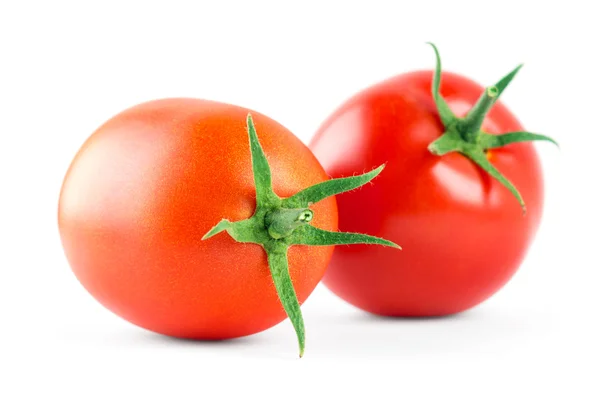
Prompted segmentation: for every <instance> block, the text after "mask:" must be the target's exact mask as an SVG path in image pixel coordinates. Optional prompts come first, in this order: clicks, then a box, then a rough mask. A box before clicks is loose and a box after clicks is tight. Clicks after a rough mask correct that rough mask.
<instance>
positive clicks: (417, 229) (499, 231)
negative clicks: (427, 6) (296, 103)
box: [310, 50, 551, 316]
mask: <svg viewBox="0 0 600 400" xmlns="http://www.w3.org/2000/svg"><path fill="white" fill-rule="evenodd" d="M436 52H437V50H436ZM438 71H439V70H438ZM516 71H518V68H517V69H516V70H515V71H513V72H512V73H511V74H509V75H510V76H507V77H505V78H504V80H502V81H500V82H499V83H498V85H497V86H498V87H497V88H495V87H493V88H491V89H488V95H489V97H490V98H492V97H497V96H498V95H499V92H501V90H503V89H504V87H505V86H506V85H507V83H508V81H510V79H512V77H513V76H514V74H516ZM432 76H434V71H416V72H410V73H404V74H401V75H398V76H395V77H392V78H390V79H387V80H385V81H383V82H380V83H378V84H375V85H373V86H372V87H369V88H367V89H365V90H363V91H361V92H360V93H358V94H356V95H354V96H353V97H351V98H350V99H349V100H348V101H346V102H345V103H344V104H342V105H341V106H340V107H339V108H338V109H337V110H336V111H335V112H334V113H333V114H332V115H331V116H330V117H329V118H328V119H327V120H326V121H325V122H324V123H323V124H322V126H321V127H320V128H319V130H318V131H317V133H316V135H315V136H314V138H313V139H312V141H311V143H310V148H311V149H312V150H313V152H314V153H315V155H316V156H317V158H318V159H319V161H320V162H321V164H322V165H323V166H324V167H325V170H326V171H327V173H328V174H329V175H330V176H332V177H340V176H348V175H351V174H352V173H353V172H354V171H360V170H364V169H368V168H371V167H372V166H374V165H378V164H382V163H387V164H386V171H385V172H384V173H382V175H381V176H380V178H378V181H377V185H375V186H373V187H368V188H363V189H360V190H357V191H353V192H349V193H344V194H341V195H338V197H337V200H338V208H339V215H340V229H342V230H346V231H361V232H365V233H367V234H371V235H375V236H383V237H386V238H388V239H390V240H392V241H394V242H396V243H400V244H402V247H403V251H402V252H394V251H392V250H390V249H389V248H385V247H366V246H355V247H337V248H336V250H335V251H334V255H333V258H332V260H331V263H330V267H329V269H328V270H327V272H326V274H325V277H324V283H325V285H326V286H327V287H328V288H329V289H330V290H331V291H333V293H335V294H336V295H338V296H339V297H341V298H342V299H344V300H346V301H347V302H349V303H350V304H353V305H354V306H356V307H358V308H361V309H363V310H366V311H368V312H371V313H375V314H379V315H385V316H441V315H447V314H453V313H458V312H461V311H464V310H467V309H469V308H471V307H473V306H475V305H477V304H479V303H481V302H482V301H484V300H485V299H487V298H488V297H490V296H491V295H492V294H494V293H495V292H496V291H498V290H499V289H500V288H501V287H502V286H503V285H504V284H506V282H507V281H508V280H509V279H510V278H511V276H513V274H514V273H515V271H516V270H517V269H518V267H519V265H520V264H521V262H522V260H523V258H524V257H525V254H526V252H527V249H528V247H529V246H530V245H531V243H532V240H533V239H534V236H535V234H536V231H537V229H538V226H539V223H540V219H541V216H542V206H543V198H544V196H543V195H544V191H543V181H542V171H541V168H540V161H539V159H538V156H537V154H536V151H535V149H534V147H533V146H532V144H531V143H524V142H518V143H512V144H509V145H507V146H506V147H499V148H493V149H489V150H487V151H485V152H483V151H482V152H481V155H484V154H485V155H486V156H487V160H488V161H489V163H491V165H492V166H493V167H495V168H496V169H497V170H498V171H500V172H501V173H502V174H503V175H504V176H505V177H506V178H508V179H509V180H510V181H512V183H513V184H514V187H516V188H518V190H519V191H520V194H521V195H522V199H523V200H524V202H525V203H526V204H527V212H526V213H525V214H523V212H522V210H521V206H520V205H519V201H517V200H516V199H515V193H511V191H510V190H507V187H505V186H507V185H506V184H505V185H503V184H502V183H501V182H499V181H498V180H497V179H494V177H492V176H490V175H489V174H488V173H486V172H485V171H484V170H483V169H482V168H481V167H480V166H479V165H477V164H476V163H474V162H473V161H472V160H471V159H469V158H468V157H465V156H464V155H463V154H460V153H459V152H451V153H448V154H445V155H442V156H438V155H434V154H432V152H431V151H429V150H428V146H430V145H431V143H432V142H434V141H436V140H438V139H439V138H440V137H441V136H442V134H443V133H444V131H446V130H448V129H447V128H448V127H447V126H445V124H444V123H442V119H441V118H440V112H439V111H438V108H439V105H437V106H436V102H435V101H434V98H433V96H432V83H433V86H434V91H435V83H436V82H435V81H433V82H432ZM441 82H442V84H441V95H442V97H443V98H445V99H446V101H447V104H448V105H449V107H450V110H452V111H453V112H454V114H455V116H456V117H464V116H466V115H468V111H469V109H471V107H474V106H475V105H476V103H477V102H478V99H479V98H480V95H481V94H482V92H483V91H484V88H483V87H481V86H480V85H478V84H477V83H475V82H474V81H472V80H470V79H468V78H466V77H464V76H461V75H458V74H453V73H443V74H442V77H441ZM498 89H500V90H498ZM494 101H495V98H494ZM491 104H493V103H489V104H487V105H486V107H489V106H490V105H491ZM476 107H483V106H481V105H479V106H476ZM481 115H483V114H481ZM482 129H483V131H485V132H487V133H489V134H494V135H496V134H502V133H506V132H518V133H519V134H521V135H529V138H528V139H524V140H551V139H549V138H546V137H541V135H533V134H529V133H523V132H522V131H523V127H522V125H521V124H520V123H519V121H518V120H517V118H515V116H514V115H513V114H512V113H511V112H510V111H509V110H508V109H507V108H506V107H505V106H504V105H503V104H501V103H495V105H494V106H493V107H492V108H491V110H489V113H488V114H487V116H486V117H485V119H484V121H483V126H482ZM475 132H477V131H475ZM512 137H513V138H514V135H513V136H512ZM492 139H494V138H493V137H492ZM474 146H475V145H474ZM478 161H480V162H481V163H482V165H483V164H485V166H486V167H488V168H489V163H487V162H486V160H485V156H484V157H483V159H479V160H478ZM357 216H360V218H357Z"/></svg>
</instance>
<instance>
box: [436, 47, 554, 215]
mask: <svg viewBox="0 0 600 400" xmlns="http://www.w3.org/2000/svg"><path fill="white" fill-rule="evenodd" d="M428 44H429V45H431V46H432V47H433V50H434V52H435V57H436V67H435V70H434V73H433V80H432V84H431V91H432V96H433V99H434V102H435V104H436V107H437V111H438V114H439V116H440V120H441V121H442V124H443V125H444V128H445V132H444V133H443V134H442V136H440V137H439V138H437V139H436V140H435V141H433V142H432V143H431V144H430V145H429V147H428V149H429V151H430V152H431V153H432V154H434V155H437V156H442V155H444V154H448V153H452V152H458V153H461V154H463V155H464V156H466V157H468V158H469V159H470V160H471V161H473V162H474V163H475V164H477V165H478V166H479V167H480V168H482V169H483V170H484V171H485V172H487V173H488V174H489V175H490V176H492V177H493V178H494V179H496V180H497V181H498V182H500V183H501V184H502V185H503V186H505V187H506V188H507V189H508V190H509V191H510V192H511V193H512V194H513V195H514V197H515V198H516V199H517V201H518V202H519V204H520V205H521V208H522V210H523V213H525V212H526V208H525V201H524V200H523V198H522V197H521V194H520V193H519V191H518V190H517V188H516V187H515V186H514V185H513V184H512V183H511V182H510V181H509V180H508V179H507V178H506V177H505V176H504V175H502V173H501V172H500V171H498V170H497V169H496V167H494V165H493V164H492V163H491V162H490V161H489V159H488V157H487V156H486V152H487V151H488V150H490V149H494V148H498V147H503V146H506V145H509V144H511V143H518V142H530V141H547V142H551V143H554V144H556V145H558V144H557V143H556V141H554V140H553V139H552V138H550V137H548V136H544V135H540V134H537V133H531V132H508V133H504V134H501V135H491V134H488V133H485V132H483V131H482V130H481V127H482V125H483V122H484V120H485V118H486V116H487V115H488V113H489V112H490V110H491V109H492V107H493V106H494V104H495V103H496V101H498V99H499V98H500V95H501V94H502V92H504V90H505V89H506V88H507V87H508V85H509V84H510V82H511V81H512V80H513V78H514V77H515V76H516V74H517V73H518V72H519V70H520V69H521V67H522V66H523V64H520V65H518V66H517V67H516V68H515V69H513V70H512V71H511V72H509V73H508V74H507V75H506V76H504V77H503V78H502V79H500V80H499V81H498V82H496V84H495V85H493V86H489V87H487V88H486V89H485V90H484V92H483V93H482V94H481V96H480V97H479V99H478V100H477V102H476V103H475V105H474V106H473V108H472V109H471V110H470V111H469V112H468V113H467V115H466V116H465V117H464V118H459V117H457V116H456V115H455V114H454V113H453V112H452V111H451V110H450V107H449V106H448V103H447V102H446V100H444V98H443V97H442V95H441V92H440V86H441V75H442V63H441V61H440V53H439V51H438V49H437V47H436V46H435V45H434V44H433V43H429V42H428Z"/></svg>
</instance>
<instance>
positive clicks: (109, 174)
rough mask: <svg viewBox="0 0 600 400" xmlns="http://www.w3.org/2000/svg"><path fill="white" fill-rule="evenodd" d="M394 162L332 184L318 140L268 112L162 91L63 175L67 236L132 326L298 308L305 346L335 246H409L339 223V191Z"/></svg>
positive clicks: (83, 270)
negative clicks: (313, 298)
mask: <svg viewBox="0 0 600 400" xmlns="http://www.w3.org/2000/svg"><path fill="white" fill-rule="evenodd" d="M254 119H256V126H255V124H254ZM244 122H245V123H244ZM257 130H258V131H259V132H261V134H260V140H259V137H258V134H257ZM382 169H383V167H380V168H377V169H375V170H373V171H371V172H369V173H366V174H363V175H359V176H353V177H351V178H346V179H337V180H336V179H333V180H327V176H326V174H325V172H324V170H323V168H322V167H321V165H320V164H319V163H318V161H317V160H316V159H315V157H314V156H313V155H312V153H311V152H310V150H309V149H308V148H307V147H306V146H305V145H304V144H302V142H300V141H299V140H298V139H297V138H296V137H295V136H294V135H293V134H291V133H290V132H289V131H288V130H286V129H285V128H284V127H282V126H281V125H279V124H278V123H276V122H275V121H273V120H271V119H269V118H267V117H265V116H263V115H260V114H258V113H255V118H252V116H251V115H250V113H249V112H248V110H247V109H244V108H241V107H236V106H233V105H229V104H222V103H216V102H210V101H204V100H194V99H167V100H158V101H153V102H149V103H145V104H141V105H138V106H136V107H133V108H130V109H128V110H126V111H124V112H122V113H121V114H119V115H117V116H116V117H114V118H112V119H111V120H109V121H108V122H107V123H105V124H104V125H103V126H102V127H100V128H99V129H98V130H97V131H96V132H95V133H94V134H93V135H92V136H91V137H90V139H89V140H88V141H87V142H86V143H85V144H84V145H83V147H82V148H81V150H80V151H79V153H78V154H77V156H76V157H75V160H74V161H73V163H72V165H71V167H70V169H69V171H68V173H67V176H66V178H65V181H64V184H63V188H62V192H61V196H60V202H59V217H58V218H59V228H60V234H61V238H62V242H63V246H64V249H65V252H66V255H67V258H68V259H69V262H70V264H71V267H72V269H73V271H74V272H75V275H77V278H79V280H80V281H81V283H82V284H83V286H85V288H86V289H87V290H88V291H89V292H90V293H91V294H92V295H93V296H94V297H95V298H96V299H98V300H99V301H100V302H101V303H102V304H104V305H105V306H106V307H107V308H109V309H110V310H112V311H113V312H115V313H116V314H118V315H120V316H121V317H123V318H125V319H127V320H129V321H130V322H132V323H134V324H137V325H139V326H142V327H144V328H147V329H150V330H152V331H155V332H159V333H162V334H166V335H171V336H178V337H184V338H194V339H225V338H232V337H238V336H243V335H249V334H252V333H256V332H259V331H262V330H264V329H267V328H269V327H271V326H273V325H275V324H277V323H278V322H280V321H281V320H283V319H284V318H285V316H286V315H287V316H289V318H290V320H291V322H292V325H293V326H294V329H295V330H296V334H297V337H298V345H299V350H300V356H302V354H303V352H304V345H305V333H304V321H303V318H302V313H301V310H300V303H302V302H303V301H304V300H305V299H306V298H307V297H308V295H309V294H310V293H311V292H312V290H313V289H314V288H315V286H316V285H317V283H318V282H319V280H320V279H321V277H322V276H323V273H324V271H325V268H326V267H327V263H328V261H329V259H330V257H331V252H332V247H331V245H335V244H354V243H370V244H380V245H385V246H392V247H397V246H396V245H395V244H394V243H391V242H389V241H387V240H384V239H380V238H375V237H370V236H368V235H361V234H356V233H343V232H338V231H337V208H336V203H335V200H334V198H333V197H332V196H334V195H335V194H338V193H341V192H344V191H347V190H352V189H355V188H357V187H359V186H361V185H363V184H365V183H367V182H369V181H370V180H371V179H373V178H374V177H375V176H377V175H378V174H379V173H380V172H381V170H382ZM272 170H273V172H274V173H272ZM225 232H226V233H227V234H228V235H225V234H220V233H225ZM314 246H317V247H314Z"/></svg>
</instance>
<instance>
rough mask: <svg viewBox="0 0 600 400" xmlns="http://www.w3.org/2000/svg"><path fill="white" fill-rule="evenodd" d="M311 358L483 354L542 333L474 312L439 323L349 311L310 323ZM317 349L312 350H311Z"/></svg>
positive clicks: (505, 317) (520, 318) (520, 320)
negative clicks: (496, 345)
mask: <svg viewBox="0 0 600 400" xmlns="http://www.w3.org/2000/svg"><path fill="white" fill-rule="evenodd" d="M310 322H311V324H310V327H311V329H310V344H311V352H318V353H322V354H323V355H327V356H335V357H350V358H368V359H372V358H378V359H406V358H413V357H414V358H417V357H423V356H428V355H433V354H436V355H439V354H440V353H442V354H443V353H461V352H486V351H488V350H489V349H490V345H491V344H492V343H498V342H505V343H506V345H508V346H511V345H512V343H514V341H515V340H517V339H515V338H517V337H518V340H520V341H524V340H525V341H527V340H535V338H536V337H537V335H538V334H539V333H540V332H542V333H543V331H544V330H545V328H547V325H548V323H550V322H549V321H546V323H545V324H544V323H541V324H540V323H539V318H538V321H537V322H532V319H531V318H527V317H526V316H524V315H514V314H511V313H508V312H505V313H503V312H499V311H497V310H493V309H485V310H483V309H473V310H470V311H467V312H464V313H460V314H454V315H449V316H440V317H411V318H399V317H384V316H377V315H373V314H368V313H365V312H362V311H358V310H352V311H349V312H346V313H344V314H341V315H338V316H335V315H324V314H321V315H318V316H314V317H313V318H311V321H310ZM316 347H317V348H316Z"/></svg>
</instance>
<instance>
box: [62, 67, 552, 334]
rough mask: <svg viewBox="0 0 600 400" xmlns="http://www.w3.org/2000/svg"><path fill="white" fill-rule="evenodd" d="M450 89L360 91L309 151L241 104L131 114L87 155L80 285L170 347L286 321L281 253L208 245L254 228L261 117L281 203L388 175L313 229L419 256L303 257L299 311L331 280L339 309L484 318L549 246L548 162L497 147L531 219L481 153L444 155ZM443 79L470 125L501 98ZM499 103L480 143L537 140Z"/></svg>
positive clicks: (491, 153)
mask: <svg viewBox="0 0 600 400" xmlns="http://www.w3.org/2000/svg"><path fill="white" fill-rule="evenodd" d="M435 75H436V74H435V73H434V71H427V72H412V73H406V74H402V75H399V76H397V77H394V78H391V79H388V80H386V81H383V82H381V83H379V84H377V85H374V86H372V87H370V88H368V89H366V90H364V91H362V92H360V93H358V94H357V95H355V96H354V97H352V98H351V99H349V100H348V101H347V102H346V103H345V104H343V105H342V106H341V107H340V108H339V109H338V110H337V111H335V112H334V113H333V114H332V115H331V117H329V119H327V120H326V122H325V123H324V124H323V125H322V126H321V128H320V129H319V130H318V132H317V133H316V135H315V136H314V138H313V140H312V141H311V143H310V149H309V148H308V147H306V146H305V145H304V144H303V143H301V141H300V140H299V139H297V138H296V137H295V136H294V135H293V134H292V133H291V132H290V131H288V130H287V129H286V128H284V127H283V126H281V125H280V124H278V123H277V122H275V121H273V120H272V119H270V118H268V117H266V116H264V115H261V114H259V113H257V112H254V111H250V110H247V109H244V108H241V107H237V106H233V105H228V104H222V103H216V102H211V101H205V100H197V99H165V100H157V101H152V102H148V103H144V104H141V105H138V106H135V107H133V108H130V109H128V110H125V111H124V112H122V113H120V114H118V115H117V116H115V117H113V118H112V119H110V120H109V121H108V122H106V123H105V124H104V125H102V126H101V127H100V128H99V129H98V130H97V131H96V132H95V133H94V134H93V135H92V136H91V137H90V138H89V139H88V140H87V141H86V142H85V144H84V145H83V147H82V148H81V150H80V151H79V152H78V154H77V156H76V157H75V159H74V161H73V162H72V164H71V167H70V168H69V171H68V173H67V175H66V178H65V181H64V184H63V188H62V191H61V195H60V203H59V227H60V234H61V239H62V243H63V246H64V249H65V253H66V256H67V258H68V260H69V263H70V265H71V267H72V269H73V271H74V272H75V274H76V276H77V278H78V279H79V280H80V282H81V283H82V284H83V286H84V287H85V288H86V289H87V290H88V291H89V292H90V293H91V294H92V295H93V296H94V297H95V298H96V299H97V300H98V301H100V302H101V303H102V304H103V305H104V306H106V307H107V308H108V309H110V310H112V311H113V312H115V313H116V314H118V315H120V316H121V317H123V318H125V319H126V320H128V321H130V322H132V323H134V324H136V325H139V326H141V327H144V328H147V329H149V330H152V331H155V332H159V333H162V334H166V335H172V336H177V337H186V338H198V339H223V338H232V337H238V336H243V335H248V334H252V333H256V332H259V331H262V330H264V329H267V328H269V327H271V326H273V325H275V324H277V323H278V322H280V321H282V320H283V319H284V318H285V317H286V311H288V310H287V309H286V310H284V308H283V307H282V305H281V302H280V300H281V294H280V296H279V298H278V292H277V291H276V290H275V288H274V284H273V282H274V281H273V279H274V278H273V276H272V273H273V271H270V269H269V263H268V262H269V260H270V258H271V257H270V255H269V256H268V255H267V254H266V253H265V252H264V251H263V248H267V250H268V247H269V245H268V244H266V245H265V244H261V245H257V244H255V243H239V242H238V241H236V240H235V239H234V238H233V237H232V236H230V235H218V236H215V237H214V238H211V239H209V240H201V239H202V237H203V236H204V235H205V234H206V233H207V232H208V231H209V230H211V228H212V227H214V226H215V224H217V223H218V222H219V221H220V220H221V219H222V218H226V219H227V220H229V221H243V220H247V219H249V218H251V217H253V215H255V210H256V209H257V202H256V194H257V190H256V189H255V184H256V183H257V182H256V178H254V179H253V164H252V163H253V162H255V160H254V159H253V158H252V157H251V151H250V147H249V144H248V133H247V128H248V127H247V126H246V124H245V121H246V115H247V114H248V113H249V112H250V113H251V114H252V116H253V118H254V122H255V125H256V132H257V133H258V138H259V140H260V144H261V145H262V148H263V150H264V154H266V160H268V164H269V165H270V168H271V170H272V190H273V192H274V193H275V194H276V195H277V196H279V197H280V198H287V197H290V196H292V195H294V194H295V193H298V192H301V191H302V190H303V189H305V188H306V187H309V186H312V185H318V184H320V183H323V182H326V181H327V180H328V176H329V177H333V178H339V177H351V176H353V175H355V173H356V172H358V171H360V172H362V171H366V170H370V169H372V168H374V167H377V166H378V165H381V164H386V168H385V170H384V171H383V172H382V173H381V175H380V176H379V177H378V178H377V179H376V180H375V181H374V184H373V185H368V186H366V187H363V188H360V189H358V190H354V191H351V192H347V193H342V194H340V195H338V196H337V204H336V201H335V200H334V199H333V198H331V197H330V198H328V199H325V200H323V201H319V202H317V203H315V204H313V205H310V210H311V211H312V215H311V217H312V216H313V215H314V217H312V221H310V225H311V226H313V227H315V228H318V229H321V230H324V231H337V230H338V228H339V229H340V230H341V231H348V232H361V233H365V234H369V235H373V236H376V237H383V238H386V239H389V240H391V241H393V242H395V243H398V244H400V245H401V246H402V247H403V251H398V250H395V249H393V248H390V247H384V246H368V245H365V244H358V245H355V246H339V247H336V248H335V249H334V248H333V247H331V246H320V247H319V246H317V247H314V246H307V245H302V244H300V245H293V246H291V247H290V248H289V252H288V254H287V255H288V264H289V267H288V271H289V275H290V277H291V281H292V282H293V289H295V294H296V295H297V300H298V302H299V303H302V302H303V301H304V300H305V299H306V298H307V297H308V296H309V295H310V293H311V292H312V291H313V289H314V288H315V287H316V285H317V284H318V282H319V281H321V279H323V277H324V283H325V285H326V286H327V287H328V288H330V289H331V290H332V291H333V292H334V293H335V294H337V295H338V296H340V297H341V298H343V299H344V300H346V301H348V302H349V303H351V304H353V305H355V306H357V307H359V308H361V309H364V310H366V311H369V312H372V313H375V314H380V315H389V316H432V315H446V314H452V313H457V312H460V311H463V310H466V309H468V308H470V307H473V306H475V305H476V304H478V303H480V302H482V301H483V300H485V299H486V298H488V297H489V296H491V295H492V294H493V293H494V292H496V291H497V290H498V289H499V288H501V287H502V286H503V285H504V284H505V283H506V282H507V281H508V280H509V279H510V277H511V276H512V275H513V274H514V272H515V271H516V269H517V268H518V266H519V264H520V263H521V260H522V259H523V257H524V256H525V253H526V251H527V248H528V246H529V245H530V243H531V241H532V239H533V237H534V234H535V232H536V229H537V227H538V225H539V222H540V218H541V214H542V201H543V186H542V177H541V169H540V163H539V160H538V157H537V155H536V152H535V150H534V148H533V146H532V145H531V144H530V143H523V142H517V143H512V144H510V145H508V146H506V147H502V146H497V147H495V148H485V149H483V152H482V154H484V158H485V159H486V160H487V161H489V163H491V165H493V166H494V167H495V168H496V170H497V171H501V173H502V174H503V177H504V178H506V179H508V180H509V181H510V182H511V183H512V184H513V185H514V187H516V188H518V189H519V191H520V194H521V196H522V199H524V201H525V202H526V204H527V213H526V214H523V213H522V211H521V206H520V205H519V202H518V201H517V200H516V199H515V197H514V193H511V191H510V190H507V187H505V186H506V184H505V183H503V182H501V181H499V180H498V179H496V178H495V177H494V176H493V175H490V174H488V173H486V170H485V169H483V168H482V167H481V166H480V165H478V162H474V161H473V160H472V159H471V158H470V157H467V156H465V155H464V154H465V152H463V151H462V150H461V151H453V152H447V154H444V155H441V156H440V155H436V154H433V153H432V151H430V150H431V147H430V145H431V143H432V142H435V141H436V140H437V139H439V138H440V137H441V136H442V135H443V134H444V133H445V132H446V133H447V132H448V131H449V129H448V120H447V119H446V120H444V118H443V117H444V115H440V112H441V113H442V114H443V113H444V112H447V111H448V109H445V108H442V109H440V103H439V99H438V98H436V95H435V93H434V94H433V95H432V93H431V89H432V84H433V85H434V88H435V85H436V80H435ZM441 80H442V84H441V87H440V91H439V94H441V97H443V98H444V99H445V100H446V102H447V106H448V107H449V110H450V111H452V113H454V115H455V116H456V117H457V118H458V119H457V121H462V120H464V119H468V118H467V117H469V109H471V107H473V106H474V105H475V107H478V106H477V105H476V103H478V101H480V100H481V97H480V95H481V93H482V92H484V89H483V88H482V87H481V86H479V85H478V84H476V83H474V82H473V81H471V80H469V79H467V78H465V77H462V76H459V75H455V74H450V73H443V74H442V75H441ZM434 92H435V91H434ZM490 93H491V92H490ZM492 94H493V93H492ZM478 99H479V100H478ZM492 105H493V107H491V106H490V107H489V108H491V109H489V108H488V110H486V113H485V115H484V116H485V118H483V117H482V122H483V125H482V126H480V127H479V128H478V129H480V130H481V132H485V133H486V134H492V135H495V134H501V133H506V132H522V131H523V129H522V126H521V125H520V124H519V122H518V121H517V119H516V118H515V117H514V116H513V115H512V114H511V113H510V112H509V111H508V110H507V108H506V107H504V106H503V105H502V104H500V103H496V104H492ZM442 106H443V104H442ZM440 110H441V111H440ZM488 111H489V112H488ZM463 117H465V118H463ZM473 118H474V117H473ZM452 126H454V125H452ZM450 130H451V129H450ZM465 146H466V145H465ZM465 148H466V147H465ZM461 149H462V147H461ZM465 151H466V150H465ZM252 154H253V155H254V153H252ZM478 161H480V162H481V163H485V161H484V160H478ZM485 165H488V164H485ZM338 221H339V226H338ZM269 240H271V239H269ZM274 240H275V242H276V240H286V239H285V238H283V239H274ZM275 242H273V243H275ZM265 243H271V242H270V241H266V242H265ZM290 243H291V242H290ZM261 247H262V248H261ZM273 251H275V250H273ZM328 266H329V268H328V269H327V267H328ZM326 269H327V272H326ZM288 314H289V312H288Z"/></svg>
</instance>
